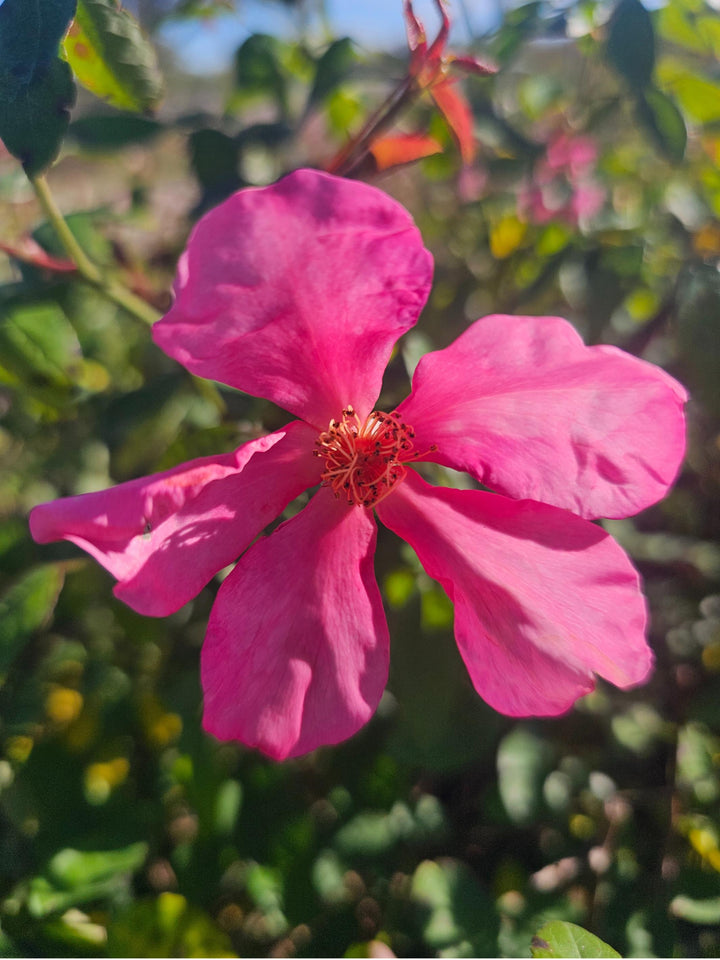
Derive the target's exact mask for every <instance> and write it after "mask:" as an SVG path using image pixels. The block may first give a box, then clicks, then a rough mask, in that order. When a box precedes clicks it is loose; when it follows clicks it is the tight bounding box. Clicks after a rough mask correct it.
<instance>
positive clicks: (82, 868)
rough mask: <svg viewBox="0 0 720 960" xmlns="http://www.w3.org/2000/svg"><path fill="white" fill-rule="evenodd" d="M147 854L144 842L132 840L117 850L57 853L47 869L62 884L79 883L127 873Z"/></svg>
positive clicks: (65, 885) (77, 884)
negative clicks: (126, 845) (133, 841)
mask: <svg viewBox="0 0 720 960" xmlns="http://www.w3.org/2000/svg"><path fill="white" fill-rule="evenodd" d="M146 856H147V844H146V843H131V844H130V846H128V847H123V848H122V849H120V850H91V851H85V850H73V849H71V848H67V849H66V850H60V852H59V853H56V854H55V856H54V857H53V858H52V860H51V861H50V863H49V864H48V868H47V873H48V876H49V877H50V878H51V879H52V880H53V882H54V883H56V884H58V886H62V887H67V888H70V887H78V886H81V885H83V884H87V883H98V882H100V881H101V880H107V879H108V878H109V877H112V876H114V875H115V874H116V873H127V872H128V871H130V872H132V871H133V870H137V869H138V867H140V866H142V864H143V862H144V861H145V857H146Z"/></svg>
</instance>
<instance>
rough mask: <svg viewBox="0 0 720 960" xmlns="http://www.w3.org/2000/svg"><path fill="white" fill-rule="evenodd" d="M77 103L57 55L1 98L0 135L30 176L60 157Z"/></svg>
mask: <svg viewBox="0 0 720 960" xmlns="http://www.w3.org/2000/svg"><path fill="white" fill-rule="evenodd" d="M2 9H3V8H2V7H0V10H2ZM74 103H75V84H74V83H73V79H72V72H71V70H70V68H69V67H68V65H67V64H66V63H63V61H62V60H58V59H57V58H56V59H55V60H53V61H52V62H51V63H50V65H49V67H48V68H47V69H45V70H42V71H38V72H37V75H36V76H35V77H34V78H33V80H32V82H31V83H29V84H27V85H24V86H22V87H21V88H20V90H19V91H18V92H17V94H16V96H15V98H14V99H12V100H9V99H0V139H1V140H2V141H3V142H4V144H5V146H6V147H7V149H8V150H9V151H10V153H11V154H12V155H13V156H14V157H17V159H18V160H19V161H20V162H21V163H22V165H23V168H24V169H25V172H26V173H27V175H28V176H29V177H34V176H37V174H39V173H42V172H43V170H45V169H46V168H47V167H49V166H50V164H51V163H52V162H53V160H54V159H55V157H57V155H58V153H59V151H60V144H61V143H62V139H63V137H64V136H65V132H66V130H67V128H68V124H69V123H70V108H71V107H72V105H73V104H74Z"/></svg>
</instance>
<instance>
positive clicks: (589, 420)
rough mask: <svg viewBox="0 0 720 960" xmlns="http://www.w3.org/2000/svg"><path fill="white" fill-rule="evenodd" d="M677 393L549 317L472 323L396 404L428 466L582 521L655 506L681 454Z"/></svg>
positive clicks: (428, 359)
mask: <svg viewBox="0 0 720 960" xmlns="http://www.w3.org/2000/svg"><path fill="white" fill-rule="evenodd" d="M685 399H686V393H685V390H684V389H683V387H682V386H681V385H680V384H679V383H678V382H677V381H676V380H673V378H672V377H670V376H669V375H668V374H666V373H665V372H664V371H663V370H661V369H660V368H659V367H655V366H653V365H652V364H649V363H646V362H645V361H643V360H638V359H637V358H636V357H632V356H630V354H627V353H623V352H622V351H621V350H618V349H616V348H615V347H606V346H601V347H586V346H585V345H584V344H583V342H582V340H581V339H580V337H579V335H578V334H577V332H576V331H575V330H574V328H573V327H572V326H571V325H570V324H569V323H567V321H565V320H561V319H560V318H558V317H509V316H491V317H485V318H484V319H482V320H477V321H476V322H475V323H474V324H472V326H471V327H469V329H468V330H467V331H466V332H465V333H463V334H462V336H460V337H458V339H457V340H456V341H455V342H454V343H453V344H451V345H450V346H449V347H447V349H445V350H439V351H437V352H435V353H428V354H426V355H425V356H424V357H423V358H422V359H421V360H420V363H419V364H418V367H417V369H416V371H415V376H414V378H413V390H412V393H411V395H410V396H409V397H408V398H407V400H405V401H403V403H402V404H401V405H400V408H399V409H400V411H401V412H402V415H403V418H404V419H405V420H406V421H407V422H408V423H411V424H412V425H413V427H414V429H415V434H416V440H415V445H416V448H417V449H419V450H424V449H428V448H429V447H430V446H431V445H432V444H437V447H438V449H437V452H433V453H430V454H429V455H428V456H427V459H430V460H434V461H436V462H437V463H443V464H445V465H446V466H450V467H454V468H456V469H458V470H468V471H469V472H470V473H472V474H473V475H474V476H476V477H477V478H478V480H481V481H482V482H483V483H485V484H487V485H488V486H489V487H492V488H493V489H494V490H497V491H499V492H500V493H504V494H507V495H508V496H511V497H517V498H518V499H531V500H541V501H543V502H544V503H551V504H554V505H555V506H558V507H566V508H567V509H569V510H572V511H573V512H574V513H577V514H579V515H580V516H585V517H627V516H630V515H631V514H633V513H637V511H638V510H642V509H643V508H644V507H647V506H649V505H650V504H651V503H655V501H657V500H659V499H660V498H661V497H662V496H663V495H664V494H665V492H666V491H667V489H668V487H669V486H670V484H671V483H672V482H673V480H674V479H675V475H676V473H677V470H678V467H679V465H680V462H681V461H682V457H683V453H684V449H685V421H684V417H683V410H682V407H683V403H684V401H685Z"/></svg>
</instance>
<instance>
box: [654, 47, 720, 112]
mask: <svg viewBox="0 0 720 960" xmlns="http://www.w3.org/2000/svg"><path fill="white" fill-rule="evenodd" d="M658 78H659V81H660V83H661V84H662V86H663V88H664V89H666V90H669V91H670V92H671V93H672V94H673V96H674V97H676V98H677V100H678V102H679V103H680V105H681V106H682V108H683V110H685V112H686V113H687V114H688V115H689V116H690V117H692V118H693V120H697V121H698V122H699V123H714V122H716V121H718V120H720V83H718V82H717V81H716V80H708V79H706V78H705V77H702V76H699V75H698V74H697V73H696V72H695V71H694V70H692V69H689V68H688V65H687V64H685V63H683V62H682V61H681V60H679V59H676V58H674V57H668V58H665V59H663V61H662V63H661V64H660V66H659V67H658Z"/></svg>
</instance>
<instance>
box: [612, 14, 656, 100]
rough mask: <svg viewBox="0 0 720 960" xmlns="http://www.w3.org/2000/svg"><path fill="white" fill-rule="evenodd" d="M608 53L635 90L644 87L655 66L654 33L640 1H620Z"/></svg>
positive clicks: (616, 67)
mask: <svg viewBox="0 0 720 960" xmlns="http://www.w3.org/2000/svg"><path fill="white" fill-rule="evenodd" d="M608 31H609V32H608V38H607V48H606V52H607V56H608V59H609V60H610V62H611V63H612V65H613V66H614V67H615V69H616V70H617V71H618V73H619V74H620V75H621V76H623V77H624V78H625V80H627V82H628V83H629V84H630V86H631V87H633V89H635V90H643V89H644V88H645V87H646V86H647V85H648V84H649V83H650V80H651V78H652V73H653V67H654V66H655V33H654V30H653V25H652V20H651V19H650V14H649V13H648V12H647V10H646V9H645V7H644V6H643V5H642V3H640V0H620V2H619V3H618V5H617V6H616V7H615V10H614V11H613V15H612V17H611V18H610V24H609V28H608Z"/></svg>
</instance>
